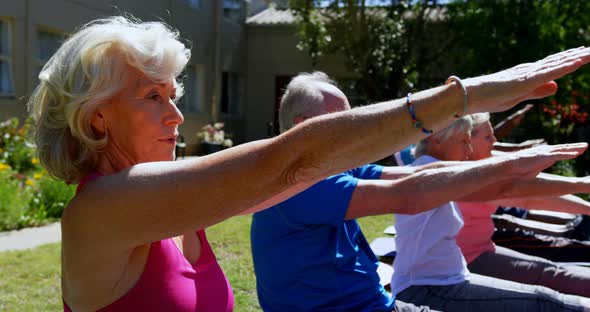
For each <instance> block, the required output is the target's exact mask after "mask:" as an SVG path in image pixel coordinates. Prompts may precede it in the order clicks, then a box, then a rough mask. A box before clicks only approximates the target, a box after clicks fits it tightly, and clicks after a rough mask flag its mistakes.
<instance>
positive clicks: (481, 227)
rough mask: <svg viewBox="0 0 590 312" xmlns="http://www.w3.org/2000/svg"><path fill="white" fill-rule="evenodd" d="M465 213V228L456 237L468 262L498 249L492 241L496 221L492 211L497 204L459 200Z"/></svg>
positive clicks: (460, 206)
mask: <svg viewBox="0 0 590 312" xmlns="http://www.w3.org/2000/svg"><path fill="white" fill-rule="evenodd" d="M457 206H458V207H459V209H460V210H461V214H462V215H463V222H464V225H463V228H462V229H461V231H459V234H458V235H457V237H456V238H455V239H456V240H457V245H459V248H461V252H463V257H465V261H467V263H471V261H473V260H475V258H477V257H479V255H481V254H482V253H484V252H487V251H494V250H496V245H494V242H493V241H492V235H493V234H494V222H493V221H492V213H494V211H496V208H497V207H496V206H492V205H488V204H485V203H471V202H457Z"/></svg>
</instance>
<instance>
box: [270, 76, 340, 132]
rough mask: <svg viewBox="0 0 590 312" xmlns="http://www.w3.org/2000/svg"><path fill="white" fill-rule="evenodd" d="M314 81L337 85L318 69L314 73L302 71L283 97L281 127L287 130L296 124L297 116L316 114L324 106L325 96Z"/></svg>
mask: <svg viewBox="0 0 590 312" xmlns="http://www.w3.org/2000/svg"><path fill="white" fill-rule="evenodd" d="M314 82H324V83H328V84H331V85H334V86H335V85H336V84H335V83H334V82H333V81H332V80H330V78H329V77H328V75H326V74H325V73H323V72H320V71H316V72H313V73H311V74H310V73H300V74H298V75H297V76H295V77H294V78H293V79H292V80H291V81H290V82H289V84H288V85H287V88H286V89H285V93H284V94H283V96H282V97H281V106H280V108H279V127H280V130H281V132H285V131H287V130H289V129H291V128H292V127H294V126H295V118H296V117H297V116H304V115H310V116H315V115H317V114H315V112H317V110H318V109H321V108H322V107H323V101H324V96H323V95H322V92H321V90H320V89H319V88H318V87H317V86H316V85H315V84H314Z"/></svg>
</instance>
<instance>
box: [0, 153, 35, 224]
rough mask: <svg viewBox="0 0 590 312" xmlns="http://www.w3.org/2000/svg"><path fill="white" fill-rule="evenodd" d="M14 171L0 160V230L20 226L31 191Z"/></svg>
mask: <svg viewBox="0 0 590 312" xmlns="http://www.w3.org/2000/svg"><path fill="white" fill-rule="evenodd" d="M16 176H17V175H16V174H15V172H14V171H13V170H12V169H11V168H10V167H9V166H8V165H6V164H4V163H1V162H0V231H4V230H10V229H15V228H20V227H22V226H21V224H22V221H21V217H22V216H23V214H24V212H25V210H26V209H27V207H28V205H29V202H30V199H31V193H30V192H27V190H26V189H27V187H26V186H25V185H24V183H23V181H22V180H20V179H18V178H17V177H16Z"/></svg>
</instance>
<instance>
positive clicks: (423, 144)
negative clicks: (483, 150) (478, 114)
mask: <svg viewBox="0 0 590 312" xmlns="http://www.w3.org/2000/svg"><path fill="white" fill-rule="evenodd" d="M471 130H473V118H472V117H471V115H468V116H463V117H461V118H459V119H457V120H455V121H454V122H453V123H452V124H450V125H449V126H448V127H446V128H444V129H442V130H440V131H437V132H435V133H433V134H432V135H431V136H429V137H427V138H425V139H423V140H421V141H420V143H418V144H417V145H416V148H415V150H414V156H415V157H419V156H422V155H425V154H427V153H428V148H429V144H430V142H432V140H433V139H434V140H437V141H439V142H440V143H441V144H445V143H446V142H447V141H448V140H449V139H451V138H453V137H454V136H456V135H459V134H464V133H471Z"/></svg>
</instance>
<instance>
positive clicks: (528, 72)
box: [464, 47, 590, 113]
mask: <svg viewBox="0 0 590 312" xmlns="http://www.w3.org/2000/svg"><path fill="white" fill-rule="evenodd" d="M588 62H590V48H586V47H580V48H575V49H570V50H567V51H563V52H560V53H556V54H553V55H550V56H548V57H546V58H544V59H542V60H539V61H536V62H534V63H525V64H520V65H517V66H514V67H512V68H509V69H506V70H503V71H500V72H497V73H494V74H490V75H485V76H479V77H475V78H469V79H465V80H464V84H465V87H466V88H467V94H468V97H469V113H477V112H500V111H505V110H508V109H510V108H511V107H513V106H514V105H516V104H518V103H520V102H522V101H526V100H532V99H539V98H544V97H547V96H549V95H552V94H554V93H555V92H556V91H557V84H556V83H555V82H554V81H553V80H554V79H557V78H560V77H562V76H565V75H566V74H569V73H571V72H573V71H575V70H576V69H578V68H580V67H581V66H582V65H584V64H586V63H588Z"/></svg>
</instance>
